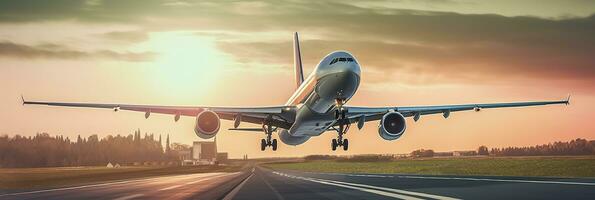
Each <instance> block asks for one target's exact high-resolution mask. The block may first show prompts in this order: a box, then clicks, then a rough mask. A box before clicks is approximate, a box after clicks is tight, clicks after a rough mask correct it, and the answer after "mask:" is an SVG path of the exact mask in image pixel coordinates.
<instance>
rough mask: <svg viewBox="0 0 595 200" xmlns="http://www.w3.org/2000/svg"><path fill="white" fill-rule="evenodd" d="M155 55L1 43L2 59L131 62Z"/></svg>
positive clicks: (145, 59) (0, 52)
mask: <svg viewBox="0 0 595 200" xmlns="http://www.w3.org/2000/svg"><path fill="white" fill-rule="evenodd" d="M154 56H155V55H154V53H150V52H142V53H134V52H115V51H110V50H98V51H93V52H85V51H78V50H72V49H69V48H67V47H65V46H61V45H57V44H41V45H34V46H29V45H24V44H17V43H12V42H6V41H5V42H0V57H8V58H20V59H87V58H91V59H110V60H121V61H130V62H142V61H150V60H152V59H153V57H154Z"/></svg>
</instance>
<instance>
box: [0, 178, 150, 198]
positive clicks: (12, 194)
mask: <svg viewBox="0 0 595 200" xmlns="http://www.w3.org/2000/svg"><path fill="white" fill-rule="evenodd" d="M146 180H150V179H142V180H130V181H118V182H110V183H101V184H93V185H82V186H75V187H65V188H56V189H47V190H36V191H30V192H18V193H10V194H1V195H0V197H3V196H16V195H23V194H36V193H43V192H54V191H62V190H74V189H81V188H90V187H99V186H109V185H117V184H123V183H133V182H140V181H146Z"/></svg>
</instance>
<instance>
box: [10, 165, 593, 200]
mask: <svg viewBox="0 0 595 200" xmlns="http://www.w3.org/2000/svg"><path fill="white" fill-rule="evenodd" d="M0 199H47V200H51V199H117V200H125V199H224V200H228V199H257V200H263V199H281V200H288V199H300V200H302V199H595V179H566V178H528V177H500V176H498V177H488V176H422V175H404V174H338V173H309V172H297V171H284V170H282V171H273V170H270V169H266V168H261V167H253V168H248V169H247V170H245V171H242V172H236V173H205V174H191V175H176V176H163V177H156V178H147V179H135V180H125V181H118V182H109V183H100V184H93V185H83V186H75V187H67V188H53V189H46V190H36V191H25V192H19V193H4V194H0Z"/></svg>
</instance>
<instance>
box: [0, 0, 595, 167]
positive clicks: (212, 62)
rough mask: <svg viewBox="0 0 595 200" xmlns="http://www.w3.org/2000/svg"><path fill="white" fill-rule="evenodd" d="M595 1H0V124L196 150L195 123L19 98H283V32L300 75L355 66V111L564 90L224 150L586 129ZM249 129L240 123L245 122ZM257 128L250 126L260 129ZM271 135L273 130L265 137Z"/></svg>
mask: <svg viewBox="0 0 595 200" xmlns="http://www.w3.org/2000/svg"><path fill="white" fill-rule="evenodd" d="M594 14H595V1H588V0H566V1H562V0H559V1H554V0H522V1H519V0H514V1H513V0H501V1H469V0H416V1H413V0H397V1H383V0H378V1H376V0H368V1H365V0H364V1H351V0H330V1H297V0H280V1H278V0H275V1H273V0H265V1H178V0H144V1H131V0H87V1H74V0H53V1H34V0H6V1H0V92H1V96H0V134H7V135H11V136H12V135H15V134H20V135H25V136H30V135H35V134H36V133H38V132H48V133H50V134H52V135H55V134H61V135H65V136H68V137H70V138H75V137H76V136H77V135H81V136H85V137H87V136H89V135H92V134H98V135H99V136H105V135H107V134H112V135H116V134H122V135H127V134H132V133H133V132H134V130H136V129H140V130H141V131H142V132H143V133H144V132H146V133H154V134H162V135H163V136H165V135H166V134H169V135H170V138H171V140H172V142H179V143H186V144H191V143H192V141H196V140H199V139H198V137H197V136H196V135H195V134H194V131H193V127H194V120H195V119H194V118H192V117H182V119H180V121H178V122H174V119H173V118H174V117H173V116H169V115H159V114H154V115H151V117H149V119H145V118H144V113H136V112H126V111H122V112H113V111H111V110H101V109H80V108H57V107H45V106H22V105H21V102H20V101H21V100H20V96H21V95H24V96H25V98H27V99H28V100H44V101H45V100H47V101H65V102H97V103H128V104H154V105H192V106H198V105H206V106H266V105H280V104H284V103H285V102H286V100H287V99H288V98H289V97H290V96H291V94H292V92H293V90H294V89H295V85H294V80H293V79H294V76H293V68H292V64H293V60H292V59H293V58H292V54H293V52H292V33H293V32H296V31H297V32H299V33H300V37H301V42H302V43H301V48H302V56H303V59H304V60H303V63H304V68H305V69H304V71H305V73H306V74H307V73H310V72H311V71H312V70H313V69H314V67H315V65H316V64H317V63H318V62H319V60H320V59H321V58H323V57H324V56H325V55H327V54H328V53H330V52H332V51H334V50H347V51H349V52H351V53H353V54H354V56H355V57H356V58H357V59H358V61H359V63H360V64H361V65H362V82H361V84H360V88H359V89H358V93H357V94H356V95H355V96H354V97H353V99H352V100H351V101H350V102H349V103H348V104H350V105H357V106H389V105H390V106H412V105H442V104H462V103H492V102H510V101H527V100H558V99H563V98H565V97H566V96H567V95H568V94H572V102H571V105H569V106H564V105H554V106H543V107H529V108H513V109H490V110H482V111H481V112H457V113H452V114H451V116H450V117H449V118H448V119H444V118H443V117H442V116H441V115H436V116H422V117H421V119H420V120H419V121H417V122H413V120H412V119H408V121H407V126H408V127H407V132H406V133H405V134H404V135H403V136H402V137H401V138H400V139H399V140H396V141H385V140H383V139H382V138H380V137H379V135H378V132H377V128H378V123H377V122H370V123H367V125H366V126H364V128H363V129H362V130H357V129H356V128H352V129H351V130H350V131H349V133H348V134H347V135H346V138H349V139H350V149H349V151H347V152H344V151H337V152H332V151H331V150H330V146H331V145H330V141H331V139H332V138H335V137H336V134H333V133H332V132H327V133H326V134H323V135H322V136H319V137H314V138H312V139H310V140H309V141H308V142H306V143H305V144H303V145H299V146H287V145H280V146H279V149H278V150H277V151H276V152H272V151H265V152H261V151H260V146H259V145H260V139H262V138H263V137H264V134H262V133H252V132H231V131H227V130H226V129H227V128H230V127H231V126H232V125H231V122H227V121H222V129H221V131H220V132H219V133H218V135H217V142H218V149H219V150H220V151H226V152H229V154H230V156H231V157H237V158H239V157H242V155H243V154H248V155H249V157H285V156H303V155H309V154H336V155H348V154H369V153H374V154H392V153H408V152H411V151H412V150H415V149H420V148H425V149H433V150H435V151H452V150H472V149H476V148H477V147H478V146H479V145H486V146H488V147H490V148H492V147H507V146H525V145H537V144H544V143H549V142H553V141H567V140H571V139H575V138H586V139H595V125H593V118H595V104H593V103H592V102H595V57H594V55H595V54H593V52H595V37H593V36H594V35H595V15H594ZM242 126H245V127H251V125H249V124H246V123H244V124H242ZM254 126H257V125H254ZM274 137H275V138H276V136H274Z"/></svg>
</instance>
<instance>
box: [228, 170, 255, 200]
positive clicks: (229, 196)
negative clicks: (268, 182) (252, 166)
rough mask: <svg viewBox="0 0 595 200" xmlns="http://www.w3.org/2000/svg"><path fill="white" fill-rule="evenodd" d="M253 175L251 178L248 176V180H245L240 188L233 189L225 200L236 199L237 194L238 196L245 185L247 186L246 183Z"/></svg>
mask: <svg viewBox="0 0 595 200" xmlns="http://www.w3.org/2000/svg"><path fill="white" fill-rule="evenodd" d="M253 175H254V173H252V174H250V176H248V178H246V179H244V180H243V181H242V182H241V183H240V184H239V185H238V186H236V187H235V188H233V190H231V192H229V193H228V194H227V195H225V197H223V200H232V199H233V197H235V196H236V194H238V192H239V191H240V189H242V187H244V184H246V182H248V180H249V179H250V178H252V176H253Z"/></svg>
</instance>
